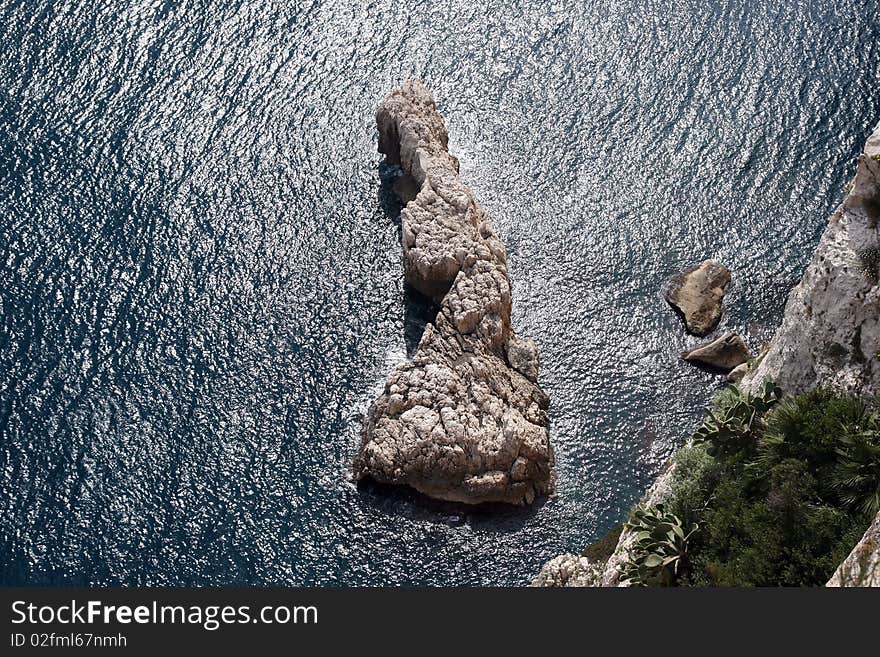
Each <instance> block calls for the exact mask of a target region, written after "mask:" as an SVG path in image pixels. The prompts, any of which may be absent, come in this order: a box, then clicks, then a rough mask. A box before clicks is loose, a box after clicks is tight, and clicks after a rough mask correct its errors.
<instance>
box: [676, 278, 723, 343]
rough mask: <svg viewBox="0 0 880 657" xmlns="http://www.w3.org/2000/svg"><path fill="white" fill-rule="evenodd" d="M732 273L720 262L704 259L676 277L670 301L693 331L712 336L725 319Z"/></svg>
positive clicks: (699, 334)
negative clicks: (723, 310)
mask: <svg viewBox="0 0 880 657" xmlns="http://www.w3.org/2000/svg"><path fill="white" fill-rule="evenodd" d="M729 282H730V272H729V271H728V270H727V268H726V267H725V266H724V265H722V264H721V263H720V262H717V261H715V260H704V261H703V262H701V263H700V264H699V265H697V266H695V267H691V268H690V269H688V270H686V271H684V272H682V273H680V274H678V275H677V276H675V277H673V279H672V280H671V281H670V282H669V287H668V288H667V290H666V301H668V302H669V304H670V305H671V306H672V307H673V308H675V310H676V311H678V313H679V315H681V317H682V319H683V320H684V323H685V327H686V328H687V330H688V332H689V333H693V334H694V335H696V336H699V337H704V336H706V335H709V333H711V332H712V330H713V329H714V328H715V327H716V326H717V325H718V321H719V320H720V319H721V302H722V300H723V299H724V290H725V288H727V284H728V283H729Z"/></svg>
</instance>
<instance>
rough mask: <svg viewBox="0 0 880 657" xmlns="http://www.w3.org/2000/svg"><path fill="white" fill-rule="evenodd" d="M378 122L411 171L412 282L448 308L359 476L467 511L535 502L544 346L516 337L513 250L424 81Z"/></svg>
mask: <svg viewBox="0 0 880 657" xmlns="http://www.w3.org/2000/svg"><path fill="white" fill-rule="evenodd" d="M376 124H377V126H378V130H379V151H380V152H381V153H384V154H385V156H386V158H387V160H388V162H389V163H391V164H397V165H399V166H400V168H401V170H402V172H403V176H402V177H401V178H400V179H399V180H398V181H397V182H396V183H395V190H396V192H397V193H398V195H399V196H400V198H401V200H402V201H403V202H404V203H406V205H405V207H404V208H403V210H402V211H401V224H402V246H403V257H404V271H405V276H406V281H407V283H408V284H409V285H411V286H412V287H413V288H415V289H416V290H418V291H419V292H421V293H422V294H424V295H427V296H429V297H431V298H433V299H434V300H435V301H436V302H438V303H439V307H440V309H439V312H438V314H437V317H436V319H435V321H434V322H433V324H428V326H427V327H426V329H425V331H424V334H423V335H422V338H421V340H420V342H419V345H418V347H417V349H416V352H415V354H414V356H413V358H412V361H411V362H408V363H404V364H402V365H401V366H399V367H398V368H396V369H395V370H394V371H392V372H391V373H390V374H389V375H388V379H387V380H386V383H385V389H384V391H383V393H382V394H381V395H380V396H379V398H378V399H376V401H375V402H374V403H373V405H372V406H371V408H370V410H369V412H368V414H367V417H366V420H365V422H364V426H363V431H362V435H361V440H362V443H361V448H360V451H359V453H358V455H357V457H356V460H355V463H354V473H355V476H356V477H357V478H358V479H361V478H364V477H370V478H372V479H374V480H376V481H379V482H382V483H390V484H402V485H407V486H410V487H412V488H414V489H416V490H418V491H420V492H422V493H424V494H426V495H429V496H431V497H434V498H438V499H443V500H450V501H454V502H463V503H467V504H479V503H484V502H505V503H510V504H526V503H531V502H532V501H533V500H534V499H535V497H537V496H540V495H546V494H548V493H550V492H552V490H553V450H552V448H551V446H550V441H549V437H548V433H547V415H546V409H547V407H548V405H549V399H548V397H547V395H546V394H544V392H543V391H542V390H541V388H540V386H539V385H538V383H537V378H538V353H537V348H536V346H535V344H534V342H532V341H531V340H529V339H524V338H520V337H517V336H516V335H515V333H514V331H513V329H512V328H511V321H510V315H511V294H510V281H509V279H508V274H507V264H506V263H507V256H506V253H505V250H504V245H503V244H502V243H501V241H500V240H499V239H498V236H497V235H496V234H495V231H494V230H493V228H492V226H491V224H490V223H489V221H488V219H487V217H486V213H485V211H484V210H483V209H482V208H480V207H479V206H478V205H477V203H476V201H475V200H474V196H473V194H472V193H471V190H470V189H468V187H467V186H466V185H465V184H464V182H463V181H462V180H461V178H460V177H459V174H458V161H457V160H456V158H455V157H454V156H452V155H451V154H450V153H449V150H448V135H447V132H446V127H445V125H444V122H443V118H442V117H441V116H440V114H439V112H438V111H437V108H436V105H435V103H434V99H433V97H432V96H431V94H430V92H429V91H428V90H427V89H426V88H425V86H424V85H423V84H422V83H421V82H418V81H409V82H406V83H405V84H404V85H403V86H401V87H400V88H399V89H397V90H396V91H394V92H393V93H392V94H391V95H389V96H388V97H387V98H386V99H385V100H384V102H383V103H382V105H381V106H380V107H379V110H378V112H377V113H376Z"/></svg>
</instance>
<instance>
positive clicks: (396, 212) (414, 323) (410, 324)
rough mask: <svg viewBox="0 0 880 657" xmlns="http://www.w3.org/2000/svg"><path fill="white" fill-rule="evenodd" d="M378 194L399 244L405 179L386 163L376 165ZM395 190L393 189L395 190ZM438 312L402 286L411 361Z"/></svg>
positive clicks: (425, 299)
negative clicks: (401, 189) (402, 183)
mask: <svg viewBox="0 0 880 657" xmlns="http://www.w3.org/2000/svg"><path fill="white" fill-rule="evenodd" d="M378 169H379V192H378V194H377V196H378V201H379V207H381V208H382V212H383V213H384V214H385V217H386V218H388V219H390V220H391V221H392V222H393V223H394V225H395V226H396V227H397V239H398V241H400V238H401V231H402V229H403V227H402V223H401V219H400V212H401V210H403V207H404V205H405V203H404V202H403V201H402V200H401V197H400V195H399V193H398V192H399V190H400V187H401V181H402V180H405V174H404V173H403V171H402V170H401V168H400V167H399V166H397V165H396V164H389V163H388V162H387V161H386V160H383V161H382V162H380V163H379V167H378ZM395 187H396V189H395ZM438 312H440V304H438V303H437V302H436V301H435V300H434V299H432V298H430V297H427V296H425V295H424V294H422V293H421V292H419V291H418V290H416V289H415V288H414V287H412V286H411V285H410V284H409V283H406V282H405V283H404V285H403V339H404V344H405V345H406V357H407V359H408V360H412V357H413V356H414V355H415V353H416V349H417V348H418V346H419V341H420V340H421V339H422V334H423V333H424V332H425V327H426V326H427V325H428V324H431V323H433V322H434V320H435V319H437V313H438Z"/></svg>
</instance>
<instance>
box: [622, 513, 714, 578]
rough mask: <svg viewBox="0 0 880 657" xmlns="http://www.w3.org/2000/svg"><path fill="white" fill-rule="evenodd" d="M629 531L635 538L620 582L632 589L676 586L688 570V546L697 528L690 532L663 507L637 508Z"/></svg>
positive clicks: (627, 526) (628, 525)
mask: <svg viewBox="0 0 880 657" xmlns="http://www.w3.org/2000/svg"><path fill="white" fill-rule="evenodd" d="M626 528H627V529H628V530H629V531H631V532H633V533H634V534H635V544H634V546H633V548H632V550H631V552H630V559H629V561H627V563H626V564H624V568H623V572H622V574H621V580H622V581H624V582H627V583H629V584H631V585H633V586H674V585H675V583H676V580H677V579H678V578H679V577H680V576H682V575H683V574H684V573H685V572H686V571H687V568H688V542H689V541H690V539H691V536H692V535H693V534H694V532H696V531H697V527H696V526H694V527H691V528H689V529H688V530H685V528H684V527H683V526H682V523H681V520H679V518H678V517H677V516H675V515H674V514H672V513H668V512H667V511H665V510H664V508H663V505H662V504H658V505H656V506H653V507H644V506H641V505H640V506H637V507H636V508H635V509H634V510H633V512H632V515H631V517H630V520H629V522H628V523H627V525H626Z"/></svg>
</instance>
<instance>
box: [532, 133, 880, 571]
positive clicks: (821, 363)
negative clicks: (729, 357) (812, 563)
mask: <svg viewBox="0 0 880 657" xmlns="http://www.w3.org/2000/svg"><path fill="white" fill-rule="evenodd" d="M878 220H880V125H878V126H877V127H876V128H875V130H874V132H873V133H872V135H871V136H870V137H869V138H868V141H867V143H866V144H865V149H864V152H863V153H862V154H861V155H860V156H859V158H858V163H857V166H856V175H855V177H854V178H853V180H852V182H851V183H850V185H849V190H848V193H847V195H846V197H845V198H844V200H843V203H841V205H840V206H839V207H838V208H837V209H836V210H835V211H834V212H833V213H832V215H831V217H830V219H829V221H828V226H827V227H826V228H825V231H824V233H823V234H822V238H821V240H820V242H819V246H818V247H817V248H816V251H815V253H814V255H813V258H812V260H811V261H810V264H809V265H808V267H807V270H806V272H805V273H804V275H803V278H802V279H801V281H800V283H799V284H798V285H797V286H796V287H795V288H794V289H793V290H792V292H791V294H790V295H789V299H788V302H787V304H786V307H785V314H784V318H783V322H782V325H781V326H780V328H779V330H778V331H777V332H776V334H775V336H774V337H773V340H772V341H771V343H770V346H769V349H768V350H767V352H766V354H765V355H764V356H763V358H762V359H761V360H760V362H759V364H758V365H757V366H756V367H755V368H754V370H752V371H751V372H749V373H747V374H746V376H745V378H744V379H743V381H742V386H743V387H746V388H751V389H752V390H757V388H758V387H759V386H760V385H761V384H762V383H763V382H764V381H767V380H772V381H775V382H776V383H777V384H779V385H780V386H781V387H782V389H783V390H784V391H785V392H786V393H790V394H796V393H798V392H802V391H804V390H807V389H809V388H813V387H816V386H820V385H821V386H833V387H839V388H844V389H847V390H850V391H853V392H857V393H859V394H864V395H869V394H877V393H878V392H880V285H878V282H880V229H878ZM671 475H672V468H668V469H667V471H666V472H664V473H663V474H662V475H661V476H660V477H659V478H658V479H657V481H656V482H655V483H654V485H653V486H652V487H651V489H650V490H649V491H648V493H647V494H646V497H645V502H646V503H647V504H648V505H649V506H650V505H655V504H659V503H662V502H663V501H664V500H666V499H667V498H668V496H669V493H670V489H669V485H670V481H671ZM632 543H633V536H632V534H631V533H630V532H627V531H624V532H623V533H622V534H621V536H620V539H619V542H618V544H617V548H616V549H615V551H614V553H613V554H612V556H611V558H610V559H609V560H608V561H607V562H606V563H605V564H593V563H589V561H588V560H585V559H584V558H583V557H577V556H575V555H562V556H560V557H556V558H555V559H553V560H551V561H549V562H548V563H547V564H545V565H544V568H543V569H542V570H541V573H540V574H539V575H538V577H537V579H536V580H535V582H534V583H535V584H536V585H539V586H540V585H544V586H618V585H619V584H620V567H621V565H622V564H623V563H625V562H626V560H627V559H628V555H629V550H630V548H631V546H632ZM828 585H829V586H880V515H878V516H877V518H876V519H875V520H874V523H873V524H872V526H871V527H870V528H869V529H868V531H867V532H866V533H865V536H864V537H863V538H862V540H861V541H860V542H859V544H858V545H856V547H855V548H854V549H853V551H852V553H851V554H850V555H849V557H847V559H846V560H845V561H844V562H843V563H842V564H841V565H840V567H839V568H838V569H837V572H835V574H834V576H833V577H832V579H831V580H830V581H829V582H828Z"/></svg>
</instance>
